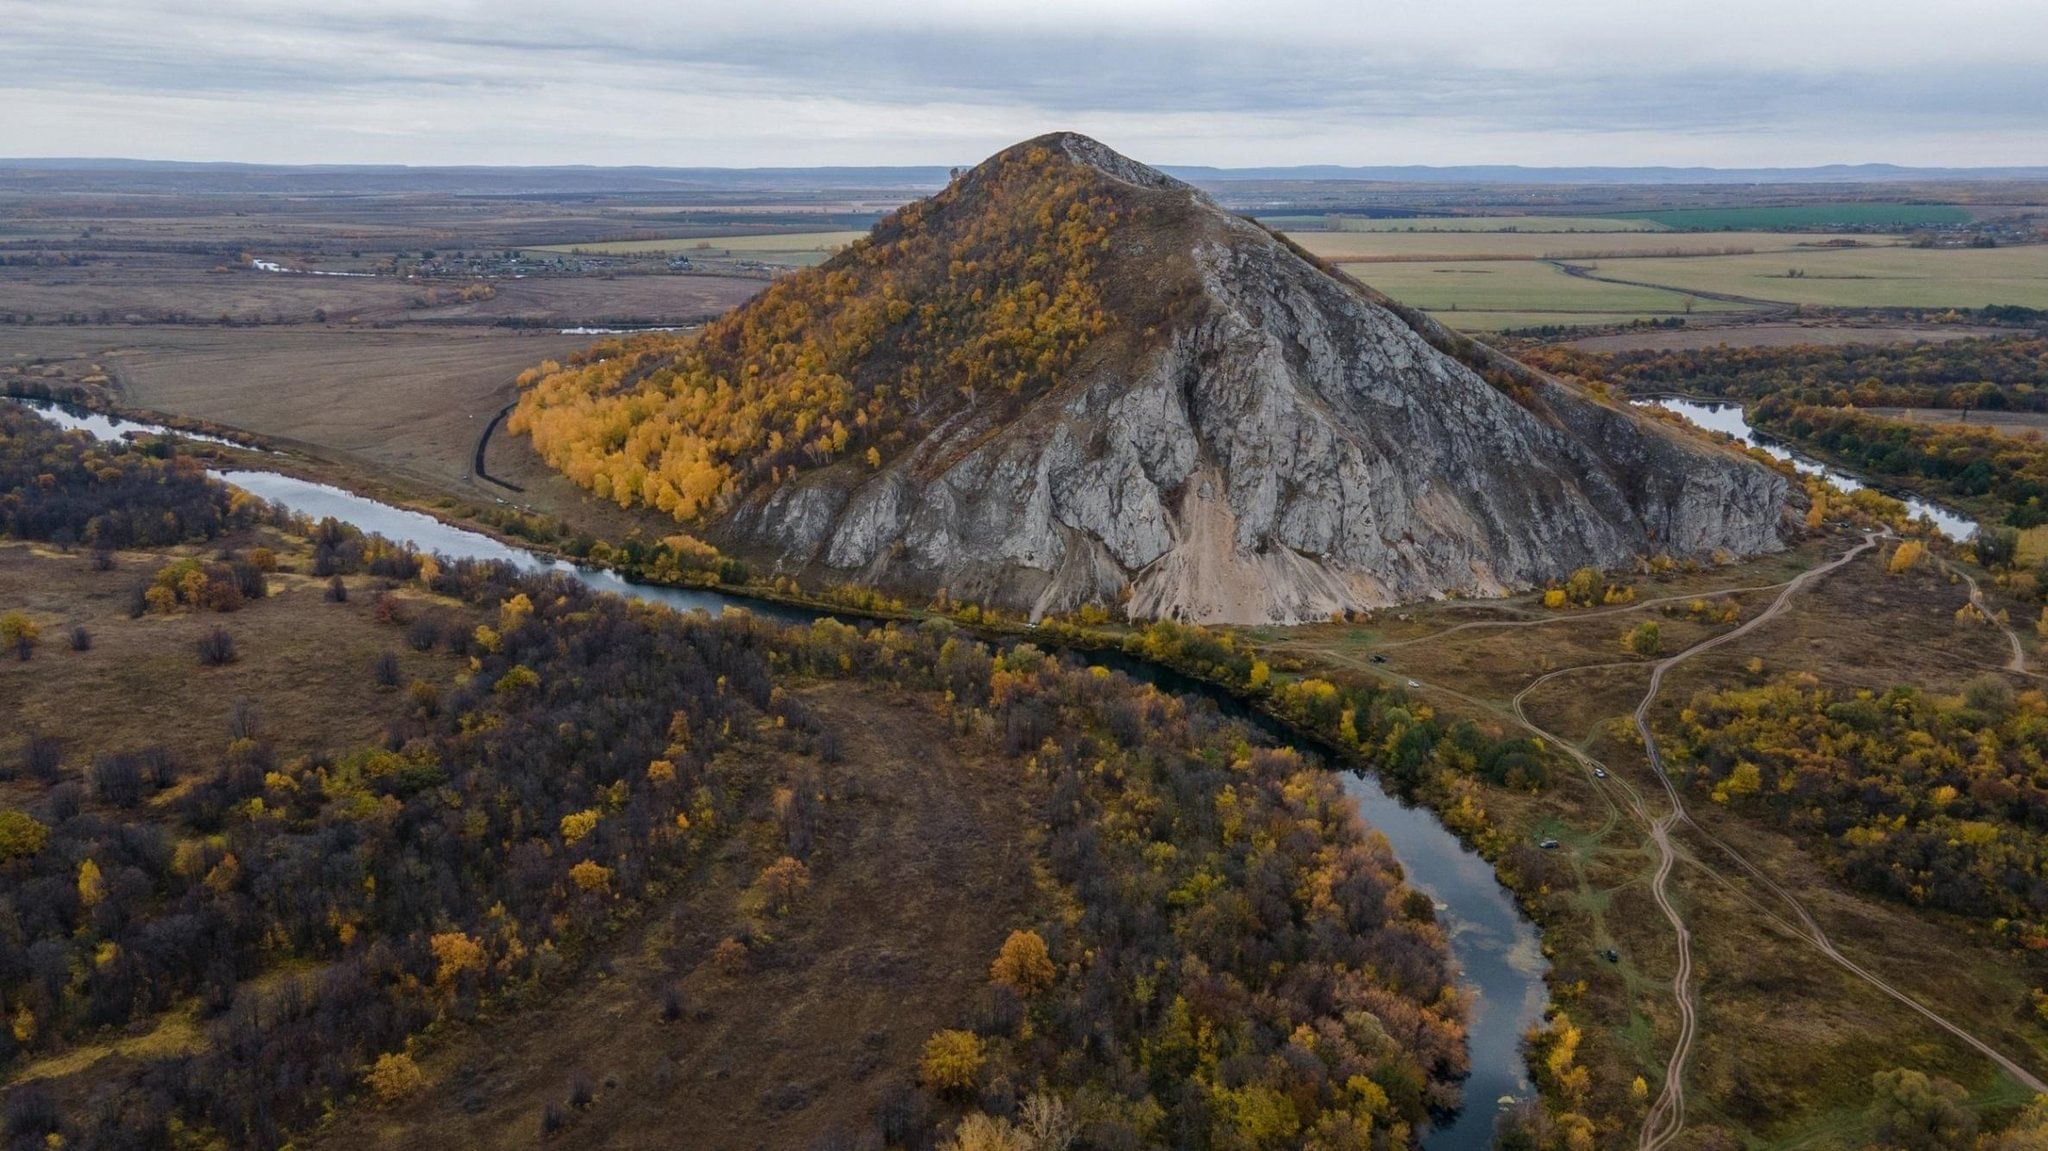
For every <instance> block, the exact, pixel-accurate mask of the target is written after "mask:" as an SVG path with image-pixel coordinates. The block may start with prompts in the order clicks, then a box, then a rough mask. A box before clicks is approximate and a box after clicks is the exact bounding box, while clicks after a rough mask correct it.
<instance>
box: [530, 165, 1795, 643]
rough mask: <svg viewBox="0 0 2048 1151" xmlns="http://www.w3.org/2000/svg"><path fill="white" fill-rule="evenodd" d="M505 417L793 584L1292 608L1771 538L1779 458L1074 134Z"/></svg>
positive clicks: (973, 175)
mask: <svg viewBox="0 0 2048 1151" xmlns="http://www.w3.org/2000/svg"><path fill="white" fill-rule="evenodd" d="M523 382H524V383H525V385H526V392H525V395H524V396H523V398H522V400H521V402H520V405H519V407H518V409H517V411H516V412H515V413H514V415H513V418H512V421H511V423H510V427H511V429H512V430H513V431H514V432H518V433H526V434H529V435H531V436H532V438H533V443H534V446H535V447H536V448H537V449H538V450H539V452H540V454H541V455H542V457H543V458H545V459H546V460H547V461H548V462H549V463H550V464H552V465H553V466H555V467H557V468H559V469H561V470H562V471H563V472H564V473H565V474H567V475H568V476H569V478H571V479H572V480H574V481H575V482H577V483H579V484H582V485H584V486H585V487H587V488H589V489H590V490H592V491H593V492H595V493H597V494H599V495H601V496H605V497H608V498H611V499H614V500H616V501H618V502H619V503H620V504H622V505H626V506H632V505H635V504H643V505H647V506H650V507H654V508H657V509H659V510H661V511H664V512H667V513H669V514H671V515H673V516H675V517H676V518H677V519H678V520H679V521H681V522H683V523H686V524H689V525H691V526H693V527H694V528H696V529H698V530H699V531H701V532H703V533H704V534H705V535H706V536H707V537H708V538H710V539H712V540H713V541H714V542H716V543H717V544H719V545H720V546H721V547H725V548H728V549H731V550H734V551H736V552H737V553H739V554H740V555H742V556H745V557H747V558H749V559H753V560H756V561H760V562H765V563H768V564H770V565H772V566H774V567H775V568H776V569H777V570H781V571H787V572H792V573H795V574H798V575H800V576H803V577H807V578H824V579H827V580H835V581H845V582H860V583H867V584H873V585H877V586H881V587H885V588H889V589H892V590H898V591H903V592H908V593H915V594H935V593H937V592H939V591H941V590H944V591H946V592H948V593H950V594H951V595H953V596H954V597H956V598H962V599H974V600H979V601H983V602H989V603H994V604H998V605H1001V606H1004V607H1008V608H1011V609H1015V610H1022V611H1029V612H1031V613H1032V614H1033V615H1034V616H1036V615H1041V614H1046V613H1056V612H1064V611H1069V610H1072V609H1075V608H1077V607H1080V606H1082V605H1086V604H1091V603H1093V604H1115V603H1122V604H1124V605H1126V610H1127V611H1128V612H1129V614H1130V615H1132V616H1133V617H1137V618H1151V617H1171V618H1182V619H1192V620H1199V621H1205V622H1240V623H1263V622H1280V623H1293V622H1300V621H1303V620H1310V619H1319V618H1324V617H1327V616H1328V615H1329V614H1331V613H1332V612H1337V611H1343V610H1348V609H1356V608H1371V607H1379V606H1384V605H1387V604H1391V603H1396V602H1401V601H1404V600H1413V599H1419V598H1426V597H1433V596H1442V595H1447V594H1479V595H1490V594H1499V593H1501V592H1504V591H1507V590H1509V589H1513V588H1518V587H1527V586H1531V585H1533V584H1537V583H1541V582H1543V581H1546V580H1549V579H1554V578H1557V577H1560V576H1562V575H1564V574H1565V573H1567V572H1569V571H1571V570H1573V569H1575V568H1578V567H1582V566H1587V565H1592V566H1596V567H1614V566H1618V565H1621V564H1624V563H1626V562H1628V561H1629V560H1630V559H1632V558H1633V557H1636V556H1639V555H1644V554H1652V553H1668V554H1671V555H1673V556H1705V555H1709V554H1712V553H1716V552H1731V553H1741V554H1748V553H1755V552H1759V551H1767V550H1772V549H1774V548H1776V547H1777V546H1779V542H1778V534H1777V528H1778V523H1779V520H1780V516H1781V512H1782V504H1783V502H1784V499H1785V492H1786V485H1785V483H1784V480H1783V479H1782V477H1780V476H1778V475H1777V474H1775V473H1773V472H1771V471H1769V470H1767V469H1765V468H1762V467H1760V466H1758V465H1756V464H1755V463H1753V462H1751V461H1748V460H1746V459H1743V458H1740V457H1738V456H1735V455H1732V454H1730V453H1727V452H1724V451H1721V450H1719V449H1716V448H1713V447H1711V446H1708V445H1706V444H1703V443H1701V442H1699V441H1697V440H1695V439H1693V438H1690V437H1688V436H1687V435H1685V434H1683V433H1680V432H1677V431H1675V430H1672V429H1670V428H1668V427H1665V426H1662V425H1660V424H1657V423H1655V422H1654V421H1650V420H1646V419H1643V418H1641V417H1639V416H1637V415H1635V414H1634V413H1632V412H1630V411H1628V410H1626V408H1625V407H1623V406H1620V405H1616V404H1613V403H1609V402H1603V401H1602V400H1599V399H1596V398H1594V397H1591V396H1589V395H1587V394H1585V393H1583V392H1581V391H1579V390H1578V389H1576V388H1573V387H1570V386H1568V385H1565V384H1563V383H1560V382H1558V381H1556V380H1554V379H1551V378H1550V377H1547V376H1544V375H1542V374H1540V373H1536V372H1534V371H1531V370H1529V369H1526V368H1523V367H1520V366H1519V365H1516V364H1514V363H1512V362H1511V361H1508V360H1506V359H1505V358H1503V357H1499V356H1496V355H1494V354H1493V353H1491V352H1490V351H1488V350H1487V349H1485V348H1483V347H1481V346H1479V345H1476V344H1473V343H1471V342H1470V341H1467V340H1464V339H1462V338H1460V337H1457V336H1454V335H1451V334H1450V333H1448V332H1447V331H1445V330H1444V329H1442V328H1440V327H1439V326H1437V325H1436V324H1435V323H1433V322H1432V321H1430V320H1428V319H1427V318H1425V317H1422V316H1420V315H1419V314H1416V313H1413V312H1410V311H1408V310H1405V309H1401V308H1399V307H1398V306H1396V305H1394V304H1392V303H1391V301H1388V300H1386V299H1385V298H1384V297H1382V296H1380V295H1378V294H1377V293H1375V292H1372V291H1371V290H1370V289H1368V288H1365V287H1363V286H1362V285H1359V284H1356V283H1355V282H1352V281H1350V280H1348V279H1345V278H1343V277H1341V276H1339V275H1338V274H1336V273H1334V272H1332V271H1330V270H1328V269H1326V268H1325V267H1323V266H1321V265H1319V264H1318V263H1317V262H1315V261H1314V260H1313V259H1312V258H1309V257H1306V256H1305V255H1303V254H1301V253H1300V252H1298V251H1297V250H1296V249H1294V248H1292V247H1291V246H1290V245H1289V244H1288V243H1287V242H1286V241H1284V240H1282V239H1280V238H1279V237H1277V236H1275V235H1273V234H1272V233H1270V232H1268V231H1266V230H1265V229H1263V228H1261V227H1259V226H1258V225H1256V224H1254V223H1252V222H1250V221H1247V220H1243V219H1240V218H1238V217H1236V216H1233V215H1231V214H1230V213H1228V212H1225V211H1224V210H1222V209H1221V208H1219V207H1217V206H1216V205H1215V204H1214V203H1212V202H1211V201H1210V200H1209V199H1208V198H1207V197H1206V196H1204V195H1203V194H1201V193H1200V192H1198V191H1196V190H1195V189H1193V188H1191V187H1189V186H1188V185H1186V184H1183V183H1181V182H1179V181H1178V180H1175V179H1173V178H1171V177H1169V176H1166V175H1164V174H1162V173H1160V172H1158V171H1155V170H1153V169H1151V168H1147V167H1145V166H1143V165H1141V164H1138V163H1135V162H1133V161H1131V160H1129V159H1127V158H1125V157H1123V156H1120V155H1118V154H1117V153H1115V152H1113V151H1111V150H1109V149H1108V148H1106V147H1104V146H1102V145H1101V144H1099V143H1097V142H1095V141H1093V140H1090V139H1088V138H1086V137H1083V136H1078V135H1074V134H1071V133H1063V134H1055V135H1050V136H1044V137H1040V138H1038V139H1036V140H1031V141H1027V142H1026V143H1023V144H1020V145H1017V146H1015V147H1012V148H1010V149H1007V150H1005V151H1004V152H1002V153H1000V154H998V155H997V156H995V157H993V158H991V159H990V160H988V161H987V162H986V163H984V164H982V165H980V166H979V167H976V168H975V169H973V170H972V171H970V172H968V173H966V174H965V175H963V176H962V177H961V178H959V179H957V180H955V181H954V182H952V183H951V184H950V185H949V186H948V187H947V188H946V189H945V190H944V191H943V192H940V193H939V194H937V195H935V196H933V197H931V198H929V199H927V200H921V201H918V202H916V203H913V204H910V205H908V206H906V207H905V208H903V209H902V210H900V211H898V212H896V213H894V214H893V215H891V216H889V217H887V218H885V219H884V220H883V221H882V222H881V223H880V224H878V225H877V226H876V228H875V229H874V231H873V233H872V234H871V235H870V236H868V237H867V238H866V239H865V240H863V241H860V242H858V243H856V244H854V245H852V246H851V247H850V248H849V249H847V250H846V251H845V252H843V253H841V254H840V255H838V256H836V257H835V258H833V259H832V260H830V261H827V262H826V263H824V264H822V265H820V266H819V267H817V268H815V269H810V270H807V271H804V272H800V273H797V274H795V275H792V276H790V277H788V278H786V279H784V280H782V281H780V282H778V283H777V284H776V285H774V286H773V287H771V288H770V289H769V290H768V291H766V292H763V293H762V294H761V295H760V296H758V297H756V298H755V299H754V300H752V301H749V302H748V303H747V304H745V305H743V306H741V307H740V308H738V309H736V310H734V311H733V312H731V313H729V314H728V315H726V316H725V317H723V318H722V319H720V320H719V321H718V322H716V323H714V324H713V325H711V326H710V327H709V328H708V329H707V330H706V331H705V332H704V333H703V334H702V335H701V336H672V335H650V336H646V337H640V338H637V339H633V340H629V341H615V342H613V343H610V344H606V345H602V346H600V347H599V348H597V349H593V350H592V352H591V353H590V354H588V355H586V356H584V357H582V358H581V361H580V362H577V363H572V364H571V365H570V366H569V367H568V368H566V369H565V368H562V367H560V366H559V365H552V364H550V365H544V366H543V368H542V369H541V370H538V371H536V372H534V373H530V374H529V376H527V377H526V378H525V379H524V380H523Z"/></svg>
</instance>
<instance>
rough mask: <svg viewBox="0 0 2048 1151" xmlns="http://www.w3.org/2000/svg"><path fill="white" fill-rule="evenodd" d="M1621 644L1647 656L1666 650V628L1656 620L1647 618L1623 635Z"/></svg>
mask: <svg viewBox="0 0 2048 1151" xmlns="http://www.w3.org/2000/svg"><path fill="white" fill-rule="evenodd" d="M1621 645H1622V646H1623V647H1625V648H1627V649H1628V650H1629V651H1632V652H1634V653H1635V654H1637V655H1640V656H1644V657H1646V658H1647V657H1649V656H1653V655H1657V654H1659V653H1660V652H1662V651H1663V650H1664V629H1663V628H1662V627H1660V626H1658V623H1657V621H1656V620H1653V619H1646V620H1644V621H1643V622H1641V623H1639V624H1637V625H1636V626H1635V627H1634V628H1632V629H1630V630H1629V632H1628V634H1626V635H1624V636H1622V637H1621Z"/></svg>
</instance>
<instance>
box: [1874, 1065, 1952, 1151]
mask: <svg viewBox="0 0 2048 1151" xmlns="http://www.w3.org/2000/svg"><path fill="white" fill-rule="evenodd" d="M1870 1086H1871V1091H1872V1098H1871V1101H1870V1121H1871V1127H1872V1128H1873V1129H1874V1130H1875V1131H1876V1133H1877V1136H1878V1138H1880V1139H1883V1140H1885V1142H1886V1143H1888V1144H1890V1145H1891V1146H1893V1147H1897V1148H1901V1149H1902V1151H1948V1149H1951V1148H1957V1147H1964V1146H1967V1145H1968V1143H1969V1141H1970V1138H1971V1136H1973V1135H1975V1134H1976V1131H1977V1117H1976V1114H1975V1113H1974V1112H1972V1111H1970V1110H1969V1109H1968V1108H1966V1107H1964V1106H1963V1103H1964V1100H1965V1099H1967V1098H1968V1092H1966V1091H1964V1090H1963V1089H1962V1088H1961V1087H1959V1086H1957V1085H1956V1084H1954V1083H1951V1082H1949V1081H1948V1080H1946V1079H1940V1078H1929V1077H1928V1076H1927V1075H1926V1074H1925V1073H1923V1072H1919V1071H1914V1070H1910V1069H1906V1068H1900V1069H1897V1070H1892V1071H1880V1072H1878V1073H1877V1074H1876V1075H1873V1076H1871V1079H1870Z"/></svg>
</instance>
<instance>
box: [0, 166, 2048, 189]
mask: <svg viewBox="0 0 2048 1151" xmlns="http://www.w3.org/2000/svg"><path fill="white" fill-rule="evenodd" d="M1159 170H1160V171H1163V172H1165V173H1167V174H1169V175H1172V176H1175V177H1178V178H1179V179H1182V180H1186V181H1187V182H1189V183H1192V184H1197V185H1210V186H1215V185H1226V184H1235V183H1246V182H1289V181H1295V182H1328V181H1355V182H1363V183H1389V184H1507V185H1512V184H1544V185H1625V184H1649V185H1702V184H1705V185H1737V184H1898V183H1916V182H1918V183H1925V182H1938V181H1969V182H1976V181H1994V180H2048V166H2012V167H1983V168H1920V167H1910V166H1905V165H1899V164H1826V165H1820V166H1815V167H1803V168H1800V167H1790V168H1711V167H1655V166H1648V167H1625V166H1610V167H1602V166H1580V167H1524V166H1521V165H1514V164H1466V165H1448V166H1434V165H1424V164H1402V165H1369V166H1345V165H1337V164H1306V165H1296V166H1277V167H1255V168H1222V167H1211V166H1202V165H1179V166H1176V165H1162V166H1160V168H1159ZM950 174H951V169H950V168H947V167H942V166H938V165H901V166H892V165H875V166H867V167H829V166H828V167H766V168H708V167H656V166H646V165H635V166H619V167H605V166H597V165H585V164H556V165H538V166H530V167H528V166H510V165H446V166H440V165H435V166H411V165H405V164H303V165H294V164H249V163H237V162H231V161H220V162H212V161H186V160H131V159H122V158H118V157H105V158H102V157H22V158H7V157H0V190H4V191H16V192H21V191H69V190H99V189H101V188H113V187H115V186H116V185H118V186H119V188H121V189H129V190H149V189H150V183H151V178H152V177H154V178H159V179H162V178H169V177H176V178H178V181H177V182H178V183H179V185H180V186H181V187H183V188H184V189H185V190H191V191H215V190H217V191H241V192H263V191H278V192H306V191H326V190H332V191H351V192H378V191H401V190H429V191H433V190H441V191H469V192H477V193H482V194H493V193H495V194H516V193H550V192H556V193H575V192H652V191H674V190H678V189H712V190H718V189H724V190H734V191H739V190H746V189H777V188H792V187H806V188H820V189H892V190H894V189H912V190H920V191H925V190H936V189H938V188H942V187H944V186H945V184H946V181H947V179H948V177H949V175H950Z"/></svg>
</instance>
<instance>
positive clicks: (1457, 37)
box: [0, 0, 2048, 166]
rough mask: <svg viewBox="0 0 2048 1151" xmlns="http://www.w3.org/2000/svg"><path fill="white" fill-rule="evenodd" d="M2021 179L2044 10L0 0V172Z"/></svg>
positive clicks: (2045, 118) (1859, 5) (1602, 2)
mask: <svg viewBox="0 0 2048 1151" xmlns="http://www.w3.org/2000/svg"><path fill="white" fill-rule="evenodd" d="M1054 128H1075V129H1079V130H1081V131H1085V132H1088V133H1090V134H1093V135H1096V136H1099V137H1101V138H1102V139H1104V140H1105V141H1107V142H1108V143H1110V144H1112V145H1113V146H1115V147H1117V148H1119V149H1121V150H1123V151H1125V152H1128V153H1130V154H1132V155H1134V156H1137V157H1138V158H1140V159H1143V160H1147V161H1151V162H1154V163H1179V164H1217V165H1225V166H1231V165H1264V164H1297V163H1332V164H1461V163H1522V164H1538V165H1551V164H1574V165H1575V164H1628V165H1634V164H1714V165H1723V166H1761V165H1779V164H1784V165H1806V164H1821V163H1838V162H1840V163H1858V162H1866V161H1884V162H1891V163H1902V164H1922V165H2001V166H2002V165H2017V164H2048V0H1944V2H1943V3H1941V4H1938V5H1930V4H1927V3H1925V2H1924V0H1916V2H1914V3H1910V4H1909V3H1905V2H1903V0H1714V2H1712V3H1707V2H1702V0H1684V2H1676V3H1674V2H1667V0H1633V2H1629V0H1448V2H1446V0H1364V2H1358V0H1354V2H1352V3H1337V2H1326V0H1278V2H1267V3H1241V4H1223V3H1206V2H1199V0H1197V2H1187V3H1165V2H1159V0H1031V2H1011V0H978V2H977V0H925V2H916V3H902V2H889V3H868V4H853V3H831V2H827V0H732V2H721V3H704V2H697V3H670V4H663V3H653V2H642V0H580V2H575V3H568V2H559V0H558V2H547V3H543V2H539V0H504V2H498V3H484V2H481V0H443V2H439V3H434V2H431V0H428V2H421V0H404V2H399V0H329V2H327V3H321V4H311V3H296V2H258V0H203V2H198V0H0V155H8V156H130V157H144V158H152V159H183V160H246V161H271V162H280V163H316V162H332V163H385V162H389V163H411V164H434V163H463V164H562V163H590V164H654V165H745V166H751V165H813V164H955V163H968V162H972V161H975V160H978V159H980V158H981V157H982V156H984V155H986V154H988V153H990V152H992V151H995V150H996V149H998V148H1000V147H1002V146H1003V145H1005V144H1008V143H1011V142H1014V141H1015V140H1017V139H1021V138H1023V137H1026V136H1031V135H1035V134H1037V133H1039V132H1043V131H1048V130H1051V129H1054Z"/></svg>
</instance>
